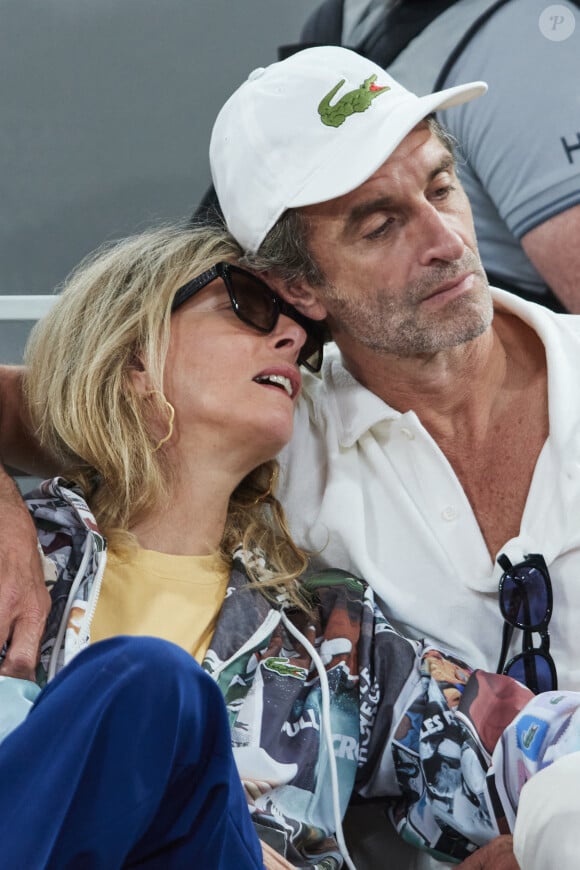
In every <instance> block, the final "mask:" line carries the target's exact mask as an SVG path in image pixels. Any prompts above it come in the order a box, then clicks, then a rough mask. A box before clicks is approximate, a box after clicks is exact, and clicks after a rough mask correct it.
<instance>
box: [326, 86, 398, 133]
mask: <svg viewBox="0 0 580 870" xmlns="http://www.w3.org/2000/svg"><path fill="white" fill-rule="evenodd" d="M376 78H377V77H376V75H372V76H369V77H368V79H365V80H364V82H363V83H362V85H360V86H359V87H358V88H356V89H355V90H354V91H349V92H348V93H347V94H343V95H342V97H341V98H340V99H339V101H338V102H337V103H335V104H334V105H333V106H331V105H330V102H331V100H333V99H334V97H335V96H336V94H337V93H338V92H339V90H340V89H341V87H342V86H343V84H344V83H345V81H346V79H341V80H340V81H339V82H338V84H336V85H335V86H334V87H333V88H332V90H330V91H329V92H328V93H327V94H326V96H325V97H323V98H322V100H321V101H320V103H319V104H318V114H319V115H320V120H321V121H322V123H323V124H326V126H327V127H340V125H341V124H344V122H345V120H346V119H347V118H348V117H349V115H354V114H355V112H366V110H367V109H368V108H369V106H370V105H371V103H372V101H373V100H374V99H375V97H378V96H379V95H380V94H384V93H385V92H386V91H390V90H391V89H390V87H389V86H388V85H383V86H380V85H375V81H376Z"/></svg>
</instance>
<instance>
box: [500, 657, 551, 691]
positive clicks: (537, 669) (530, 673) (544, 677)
mask: <svg viewBox="0 0 580 870" xmlns="http://www.w3.org/2000/svg"><path fill="white" fill-rule="evenodd" d="M504 673H506V674H508V676H510V677H513V678H514V680H517V681H518V682H519V683H523V684H524V685H525V686H528V688H530V689H531V690H532V692H535V693H536V694H537V693H538V692H551V691H553V690H554V689H556V680H555V674H554V671H553V668H552V667H551V666H550V662H549V661H548V659H547V658H546V657H545V656H544V654H543V653H542V652H539V651H538V652H536V651H534V650H529V651H528V652H524V653H521V654H520V655H518V656H516V657H515V659H513V660H512V661H511V662H510V664H509V665H508V667H507V668H506V669H505V671H504Z"/></svg>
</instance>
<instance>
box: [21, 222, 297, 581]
mask: <svg viewBox="0 0 580 870" xmlns="http://www.w3.org/2000/svg"><path fill="white" fill-rule="evenodd" d="M240 256H241V250H240V248H239V247H238V245H237V243H236V242H235V241H234V240H233V239H232V237H231V236H229V235H228V234H227V232H226V231H225V230H221V229H217V228H216V227H207V226H199V227H186V228H183V227H175V226H173V227H163V228H160V229H155V230H152V231H149V232H145V233H142V234H140V235H137V236H134V237H130V238H128V239H124V240H122V241H120V242H116V243H112V244H110V245H106V246H104V247H103V248H101V249H100V250H98V251H97V252H96V253H94V254H92V255H90V256H89V257H87V258H86V259H85V260H83V262H82V263H81V264H80V265H79V266H78V267H77V268H76V269H75V270H74V272H73V273H72V274H71V275H70V277H69V278H68V279H67V281H66V282H65V284H64V286H63V289H62V292H61V294H60V296H59V298H58V300H57V302H56V303H55V304H54V306H53V308H52V309H51V311H50V312H49V313H48V315H47V316H46V317H44V318H43V319H42V320H41V321H39V322H38V323H37V324H36V326H35V327H34V329H33V330H32V333H31V335H30V338H29V341H28V344H27V347H26V351H25V362H26V363H27V366H28V374H27V377H26V382H25V391H26V399H27V402H28V406H29V409H30V414H31V418H32V422H33V426H34V428H35V430H36V435H37V437H38V439H39V440H40V443H41V445H42V446H43V447H44V448H45V449H47V450H48V451H50V452H51V453H52V454H54V456H55V457H56V458H57V460H58V461H59V463H60V464H61V465H62V469H63V473H65V474H66V475H67V476H69V477H70V478H72V479H73V480H75V481H76V482H78V483H79V484H80V486H81V487H82V489H83V490H84V492H85V493H86V496H87V499H88V501H89V504H90V506H91V509H92V510H93V512H94V514H95V517H96V520H97V523H98V524H99V527H100V529H101V530H102V531H103V533H104V534H105V536H106V537H107V538H108V540H109V545H110V546H111V547H112V548H114V549H123V548H127V547H129V546H131V545H132V543H133V542H134V539H133V538H132V536H131V534H130V531H129V530H130V528H131V526H132V524H133V523H134V521H135V520H136V518H137V517H140V516H143V515H145V514H146V513H147V511H148V510H149V509H150V507H151V505H152V504H160V503H161V504H163V501H164V500H166V499H167V497H168V493H169V487H170V482H171V469H170V467H169V463H168V462H167V461H166V458H165V454H164V451H163V450H159V449H157V447H158V445H159V432H158V431H155V432H154V431H152V427H151V426H150V422H149V421H150V420H152V419H153V415H154V414H156V415H157V417H158V418H161V419H163V418H164V415H165V416H167V410H166V409H167V404H166V402H165V398H164V396H163V369H164V364H165V359H166V354H167V348H168V343H169V333H170V315H171V304H172V301H173V297H174V295H175V291H176V290H177V289H178V288H179V287H180V286H181V285H183V284H185V283H186V282H187V281H189V280H191V279H192V278H194V277H196V276H197V275H199V274H201V273H202V272H204V271H205V270H206V269H209V268H210V267H211V266H213V265H215V263H217V262H219V261H222V260H226V261H230V262H236V261H237V260H238V259H239V258H240ZM139 361H140V362H141V363H142V364H143V365H144V366H145V368H146V369H147V371H148V372H149V374H150V376H151V379H152V382H153V385H154V387H155V389H154V390H152V392H151V393H150V394H149V395H148V396H147V397H146V399H145V400H144V399H143V397H142V395H140V394H139V393H138V391H137V390H136V389H135V387H134V386H133V381H132V379H131V376H130V373H131V370H132V369H134V368H135V366H136V365H137V364H138V363H139ZM276 474H277V465H276V463H275V462H274V461H272V462H268V463H264V464H263V465H261V466H259V467H258V468H257V469H255V470H254V471H253V472H252V473H251V474H249V475H248V476H247V477H246V478H245V479H244V480H243V481H242V482H241V483H240V484H239V486H238V487H237V489H236V490H235V492H234V493H233V495H232V497H231V499H230V508H229V513H228V519H227V523H226V528H225V532H224V537H223V541H222V545H221V552H222V555H223V556H224V557H225V558H226V559H228V560H229V559H231V554H232V551H233V549H234V548H235V547H236V546H237V545H238V544H240V543H242V544H243V546H244V548H245V549H246V550H249V551H251V550H253V549H255V548H256V547H261V548H262V550H263V551H264V552H265V553H266V554H267V558H268V562H269V563H270V566H271V567H272V569H273V572H274V574H273V580H272V582H273V583H275V584H277V585H280V583H284V582H285V581H291V580H293V579H294V578H295V577H296V576H298V574H300V573H302V571H303V570H304V568H305V566H306V558H305V556H304V554H303V553H302V552H301V551H300V550H299V549H298V548H297V547H296V546H295V545H294V543H293V542H292V539H291V538H290V535H289V533H288V530H287V527H286V523H285V519H284V515H283V512H282V509H281V507H280V505H279V503H278V501H277V500H276V498H275V496H274V495H273V492H272V490H273V488H274V487H273V484H274V482H275V478H276ZM290 586H292V584H290Z"/></svg>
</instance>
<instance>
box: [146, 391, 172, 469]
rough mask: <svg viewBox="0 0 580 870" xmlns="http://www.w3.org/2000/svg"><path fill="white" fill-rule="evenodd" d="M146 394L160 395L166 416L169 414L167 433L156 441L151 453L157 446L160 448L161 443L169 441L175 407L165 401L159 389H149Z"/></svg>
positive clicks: (154, 451) (155, 450)
mask: <svg viewBox="0 0 580 870" xmlns="http://www.w3.org/2000/svg"><path fill="white" fill-rule="evenodd" d="M147 395H148V396H154V395H157V396H161V398H162V399H163V401H164V402H165V407H166V408H167V413H168V416H169V421H168V430H167V435H165V436H164V437H163V438H162V439H161V441H158V442H157V444H156V445H155V447H154V448H153V453H157V451H158V450H159V448H160V447H161V446H162V445H163V444H165V442H166V441H169V439H170V438H171V436H172V435H173V424H174V422H175V408H174V407H173V405H172V404H171V402H168V401H167V399H166V398H165V396H164V395H163V393H162V392H161V390H149V392H148V393H147Z"/></svg>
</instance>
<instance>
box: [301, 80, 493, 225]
mask: <svg viewBox="0 0 580 870" xmlns="http://www.w3.org/2000/svg"><path fill="white" fill-rule="evenodd" d="M486 91H487V84H486V83H485V82H469V83H468V84H464V85H457V86H456V87H453V88H447V89H445V90H442V91H437V92H436V93H434V94H427V95H426V96H424V97H416V98H415V102H414V104H413V105H412V106H411V107H410V106H409V102H408V99H407V100H405V102H404V103H402V105H401V108H400V110H399V109H393V108H390V110H389V111H388V112H386V113H385V119H384V122H383V123H381V122H380V120H379V119H377V117H376V114H378V111H380V101H377V105H378V106H379V110H378V111H377V113H376V114H375V117H374V118H372V128H369V132H372V135H368V136H364V137H363V136H359V137H357V141H356V159H353V157H352V154H347V153H346V149H345V148H344V142H343V141H340V140H339V141H338V145H339V147H337V148H336V149H335V150H334V153H330V154H326V155H325V160H324V163H323V164H322V165H321V164H318V166H317V169H316V172H314V173H313V174H312V175H311V176H310V178H309V179H307V181H306V183H305V184H304V185H303V186H302V188H301V189H300V190H299V191H297V193H296V194H295V196H294V197H293V198H292V201H291V202H288V203H286V208H300V207H302V206H307V205H314V204H315V203H319V202H327V201H328V200H330V199H336V197H339V196H344V195H345V194H347V193H350V192H351V191H352V190H354V189H355V188H357V187H359V186H360V185H361V184H364V182H365V181H367V180H368V179H369V178H370V177H371V175H374V173H375V172H376V171H377V169H379V167H380V166H382V165H383V163H384V162H385V161H386V160H388V158H389V157H390V156H391V154H392V153H393V151H394V150H395V149H396V148H397V146H398V145H400V143H401V142H402V141H403V139H404V138H405V137H406V136H407V135H408V134H409V133H410V132H411V130H412V129H413V128H414V127H416V126H417V124H419V123H420V121H422V120H423V119H424V118H426V117H427V116H428V115H430V114H431V113H432V112H436V111H437V110H439V109H448V108H451V107H452V106H458V105H461V104H462V103H467V102H469V101H470V100H473V99H475V98H476V97H480V96H482V95H483V94H485V93H486ZM407 96H408V94H407ZM370 120H371V118H369V121H370Z"/></svg>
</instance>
